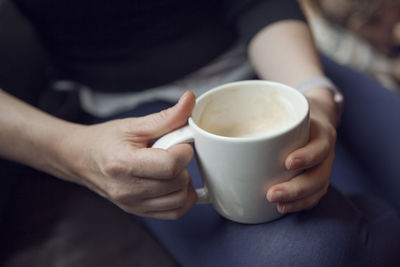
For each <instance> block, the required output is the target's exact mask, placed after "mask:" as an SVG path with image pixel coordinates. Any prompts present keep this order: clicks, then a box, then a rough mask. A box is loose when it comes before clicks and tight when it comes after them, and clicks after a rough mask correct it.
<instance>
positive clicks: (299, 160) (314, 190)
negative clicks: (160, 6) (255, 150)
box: [266, 93, 337, 213]
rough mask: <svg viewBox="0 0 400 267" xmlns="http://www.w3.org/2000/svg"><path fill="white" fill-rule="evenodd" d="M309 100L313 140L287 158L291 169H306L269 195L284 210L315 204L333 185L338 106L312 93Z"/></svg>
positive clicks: (280, 209) (271, 188)
mask: <svg viewBox="0 0 400 267" xmlns="http://www.w3.org/2000/svg"><path fill="white" fill-rule="evenodd" d="M318 94H319V93H318ZM323 94H325V93H323ZM325 96H326V95H323V96H322V97H325ZM308 100H309V103H310V140H309V142H308V144H307V145H305V146H304V147H302V148H300V149H297V150H295V151H293V152H292V153H291V154H289V156H288V157H287V158H286V161H285V165H286V168H287V169H288V170H303V172H301V173H300V174H299V175H297V176H295V177H294V178H292V179H291V180H289V181H287V182H283V183H280V184H276V185H274V186H271V187H270V188H269V189H268V192H267V195H266V197H267V199H268V200H269V201H270V202H273V203H278V205H277V209H278V211H279V212H280V213H288V212H296V211H301V210H305V209H311V208H313V207H314V206H315V205H317V204H318V202H319V200H320V199H321V198H322V197H323V196H324V195H325V193H326V191H327V189H328V186H329V177H330V173H331V169H332V164H333V160H334V157H335V152H334V145H335V142H336V130H335V122H336V121H337V118H335V116H334V115H333V114H332V113H335V112H336V110H335V107H334V105H332V104H331V103H326V102H325V100H324V101H320V99H319V96H318V97H316V98H315V97H313V96H310V97H308Z"/></svg>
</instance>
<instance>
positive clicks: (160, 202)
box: [141, 185, 189, 212]
mask: <svg viewBox="0 0 400 267" xmlns="http://www.w3.org/2000/svg"><path fill="white" fill-rule="evenodd" d="M188 188H189V185H188V186H186V187H184V188H183V189H181V190H179V191H176V192H173V193H170V194H167V195H163V196H161V197H155V198H149V199H145V200H144V201H142V203H141V206H142V208H143V210H145V211H146V212H157V211H168V210H175V209H180V208H182V207H184V206H185V204H186V200H187V197H188V193H187V192H188Z"/></svg>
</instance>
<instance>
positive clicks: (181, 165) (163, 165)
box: [131, 144, 193, 179]
mask: <svg viewBox="0 0 400 267" xmlns="http://www.w3.org/2000/svg"><path fill="white" fill-rule="evenodd" d="M133 153H134V159H135V161H134V163H133V165H132V169H131V175H132V176H139V177H144V178H153V179H171V178H174V177H176V176H177V175H178V174H179V173H180V172H182V170H183V169H185V168H186V166H187V165H188V164H189V162H190V161H191V160H192V158H193V148H192V146H191V145H188V144H178V145H175V146H173V147H171V148H169V149H168V150H164V149H158V148H145V149H140V150H135V151H133Z"/></svg>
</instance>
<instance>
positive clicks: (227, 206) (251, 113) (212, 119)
mask: <svg viewBox="0 0 400 267" xmlns="http://www.w3.org/2000/svg"><path fill="white" fill-rule="evenodd" d="M282 108H283V110H281V109H282ZM285 112H286V113H287V112H289V113H288V114H286V113H285ZM286 115H290V119H287V120H286V118H285V117H284V116H286ZM271 116H272V117H271ZM263 118H269V119H268V120H267V121H268V122H269V124H274V123H275V126H277V127H275V129H272V130H269V131H265V130H263V129H261V132H257V131H259V130H260V129H257V127H258V124H261V123H259V122H260V119H261V120H263ZM282 120H286V121H285V123H284V125H281V124H280V123H281V122H282ZM238 125H239V126H240V125H245V126H244V127H243V129H245V130H246V129H248V128H252V127H253V128H254V132H255V134H252V135H251V136H239V137H231V136H222V135H223V134H225V132H226V131H228V133H229V132H232V129H236V128H237V127H236V126H238ZM225 126H226V127H225ZM207 127H211V128H210V129H211V131H210V129H208V128H207ZM223 127H225V128H226V129H228V130H226V129H225V130H223ZM235 127H236V128H235ZM214 128H215V129H216V131H214V130H215V129H214ZM261 128H262V127H261ZM272 128H273V127H272ZM205 129H207V131H206V130H205ZM221 129H222V130H221ZM224 131H225V132H224ZM251 131H253V130H251ZM213 132H214V133H213ZM233 132H234V133H237V131H236V132H235V131H233ZM221 134H222V135H221ZM239 135H240V131H239ZM308 138H309V107H308V102H307V100H306V99H305V97H304V96H303V95H302V94H301V93H299V92H298V91H296V90H295V89H293V88H291V87H288V86H286V85H283V84H279V83H275V82H268V81H262V80H249V81H239V82H233V83H229V84H225V85H222V86H219V87H217V88H214V89H212V90H210V91H208V92H206V93H205V94H203V95H202V96H200V97H198V98H197V100H196V106H195V108H194V109H193V111H192V115H191V117H190V118H189V124H188V125H187V126H184V127H182V128H180V129H177V130H175V131H173V132H171V133H169V134H167V135H165V136H163V137H161V138H160V139H159V140H158V141H157V142H156V143H155V144H154V145H153V147H155V148H163V149H168V148H169V147H171V146H173V145H175V144H178V143H183V142H194V146H195V151H196V154H197V160H198V165H199V169H200V172H201V175H202V179H203V183H204V187H203V188H200V189H197V190H196V191H197V194H198V198H199V200H198V203H211V204H212V205H213V206H214V208H215V209H216V210H217V211H218V213H220V214H221V215H222V216H224V217H226V218H228V219H230V220H233V221H236V222H240V223H262V222H267V221H271V220H274V219H277V218H279V217H280V216H281V214H280V213H278V212H277V209H276V204H273V203H270V202H268V201H267V199H266V196H265V195H266V192H267V190H268V188H269V187H270V186H271V185H273V184H277V183H280V182H283V181H286V180H289V179H290V178H292V177H293V176H294V175H296V172H294V171H288V170H287V169H286V168H285V163H284V162H285V159H286V157H287V155H288V154H289V153H290V152H292V151H294V150H295V149H297V148H300V147H302V146H304V145H305V144H306V143H307V141H308Z"/></svg>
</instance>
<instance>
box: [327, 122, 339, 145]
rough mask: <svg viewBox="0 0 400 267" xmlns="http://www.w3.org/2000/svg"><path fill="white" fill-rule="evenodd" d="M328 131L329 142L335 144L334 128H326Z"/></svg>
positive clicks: (335, 133)
mask: <svg viewBox="0 0 400 267" xmlns="http://www.w3.org/2000/svg"><path fill="white" fill-rule="evenodd" d="M328 131H329V136H330V137H331V141H332V142H335V141H336V138H337V132H336V129H335V127H333V126H332V125H330V126H329V128H328Z"/></svg>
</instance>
